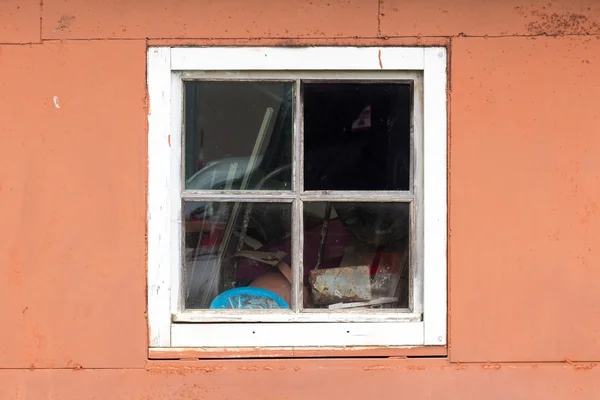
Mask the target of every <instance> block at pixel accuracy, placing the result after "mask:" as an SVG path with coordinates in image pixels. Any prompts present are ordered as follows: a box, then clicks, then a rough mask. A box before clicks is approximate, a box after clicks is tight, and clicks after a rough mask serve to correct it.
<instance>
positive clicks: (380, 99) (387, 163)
mask: <svg viewBox="0 0 600 400" xmlns="http://www.w3.org/2000/svg"><path fill="white" fill-rule="evenodd" d="M303 93H304V163H305V164H304V188H305V189H306V190H409V184H410V131H411V109H412V88H411V85H410V84H400V83H306V84H304V85H303Z"/></svg>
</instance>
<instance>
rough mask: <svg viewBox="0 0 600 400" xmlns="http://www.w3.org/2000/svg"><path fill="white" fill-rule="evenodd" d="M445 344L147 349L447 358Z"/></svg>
mask: <svg viewBox="0 0 600 400" xmlns="http://www.w3.org/2000/svg"><path fill="white" fill-rule="evenodd" d="M447 355H448V348H447V347H446V346H415V347H341V348H331V347H312V348H295V347H273V348H206V347H204V348H185V347H180V348H168V347H154V348H150V349H149V350H148V359H150V360H191V359H236V358H325V357H348V358H351V357H446V356H447Z"/></svg>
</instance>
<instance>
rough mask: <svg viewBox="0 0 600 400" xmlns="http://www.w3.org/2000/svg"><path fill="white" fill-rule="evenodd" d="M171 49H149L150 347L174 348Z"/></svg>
mask: <svg viewBox="0 0 600 400" xmlns="http://www.w3.org/2000/svg"><path fill="white" fill-rule="evenodd" d="M170 64H171V60H170V50H169V49H167V48H150V49H148V97H149V99H148V105H149V112H148V160H149V162H148V325H149V330H150V332H149V333H150V347H164V346H167V347H168V346H170V345H171V326H170V324H171V312H170V306H169V305H170V298H171V296H170V288H171V276H170V274H171V266H172V262H173V261H172V255H171V231H170V226H169V213H170V210H171V208H172V207H171V205H170V204H171V203H170V201H171V200H170V191H169V190H170V187H171V186H170V183H171V174H170V171H169V169H168V168H167V166H168V165H170V163H171V156H172V154H171V152H170V151H169V143H168V141H169V134H170V129H171V127H170V114H171V69H170Z"/></svg>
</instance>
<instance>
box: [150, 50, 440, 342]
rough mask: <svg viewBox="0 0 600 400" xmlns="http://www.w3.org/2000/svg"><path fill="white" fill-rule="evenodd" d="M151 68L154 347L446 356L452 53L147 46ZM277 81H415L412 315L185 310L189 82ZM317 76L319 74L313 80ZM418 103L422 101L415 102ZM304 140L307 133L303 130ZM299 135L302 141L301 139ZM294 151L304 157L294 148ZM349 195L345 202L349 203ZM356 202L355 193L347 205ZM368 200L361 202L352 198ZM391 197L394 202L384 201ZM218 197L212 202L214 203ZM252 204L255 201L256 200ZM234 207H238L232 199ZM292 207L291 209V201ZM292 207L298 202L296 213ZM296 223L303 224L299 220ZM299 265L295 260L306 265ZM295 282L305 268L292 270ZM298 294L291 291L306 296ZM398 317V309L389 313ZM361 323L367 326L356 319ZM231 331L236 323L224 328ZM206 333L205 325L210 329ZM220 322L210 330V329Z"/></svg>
mask: <svg viewBox="0 0 600 400" xmlns="http://www.w3.org/2000/svg"><path fill="white" fill-rule="evenodd" d="M147 61H148V65H147V67H148V70H147V78H148V96H149V116H148V124H149V130H148V164H149V165H148V326H149V336H150V343H149V346H150V348H197V349H210V348H234V347H235V348H281V347H292V348H315V347H321V348H322V347H328V348H337V347H365V346H386V347H404V346H406V347H413V346H429V345H435V346H440V345H446V341H447V340H446V338H447V334H446V328H447V108H446V103H447V93H446V82H447V56H446V49H445V48H443V47H426V48H420V47H397V48H393V47H381V48H377V47H362V48H356V47H310V48H248V47H246V48H234V47H230V48H214V47H213V48H201V47H195V48H184V47H173V48H171V47H150V48H149V49H148V53H147ZM253 74H254V76H259V77H260V76H269V75H270V76H280V77H285V78H286V79H287V78H290V79H301V78H302V77H306V76H319V77H326V78H330V79H363V78H365V77H366V78H367V79H369V78H371V79H375V78H378V79H380V80H381V79H386V78H392V79H403V78H406V79H411V80H413V81H414V82H415V86H414V87H415V92H416V93H419V94H418V96H420V97H419V98H420V99H421V100H422V101H420V102H417V103H419V104H416V106H415V107H416V108H415V111H414V130H415V135H421V137H422V139H421V146H422V156H421V161H420V162H421V163H422V169H421V173H422V177H420V179H422V189H421V190H422V194H421V196H422V200H421V202H422V210H421V213H420V216H421V218H422V221H421V225H420V226H422V228H421V232H420V234H421V241H420V246H419V249H417V252H420V253H421V254H420V260H421V262H422V267H421V268H420V270H419V272H418V273H417V274H416V275H415V276H414V277H413V280H412V285H413V288H412V289H413V290H414V292H415V293H417V295H416V299H414V302H413V309H411V310H409V312H399V311H398V310H396V312H390V313H369V312H365V313H362V314H361V313H358V314H356V313H355V314H352V315H354V316H353V317H349V316H348V315H350V314H347V313H332V312H327V313H299V312H294V311H292V310H286V312H281V311H280V312H277V313H252V312H250V313H244V314H241V313H238V314H236V315H232V316H230V317H228V316H226V315H225V316H223V314H222V313H221V314H215V313H214V312H213V311H204V310H198V311H192V312H189V311H185V310H183V307H182V301H181V296H180V295H179V293H180V280H181V279H180V276H181V265H182V262H181V259H180V257H181V255H180V252H181V250H180V244H179V243H181V235H182V232H181V229H182V223H181V162H182V154H181V149H182V145H181V143H182V126H183V121H182V115H183V91H182V80H183V79H184V78H186V77H188V78H189V77H195V78H198V77H202V76H211V77H217V78H218V77H219V76H222V77H229V78H231V77H232V76H233V77H235V76H239V77H244V76H249V75H253ZM311 74H312V75H311ZM416 96H417V95H416ZM295 131H296V132H298V126H296V127H295ZM295 134H296V133H295ZM296 150H297V149H296ZM341 195H342V196H344V195H345V193H343V192H341ZM348 195H349V196H352V195H353V194H352V193H349V194H348ZM354 195H359V194H356V193H355V194H354ZM382 196H384V197H385V196H394V193H393V192H384V193H383V194H382ZM209 197H210V196H209ZM250 197H252V196H250ZM232 200H234V199H232ZM290 202H291V200H290ZM294 204H295V203H294ZM295 215H296V216H298V215H299V214H298V212H297V210H295ZM300 258H301V257H299V256H298V255H296V256H295V258H294V255H293V257H292V259H293V260H294V259H295V260H296V262H298V261H299V260H300ZM292 268H294V273H295V275H296V276H298V275H300V272H298V271H300V268H299V267H298V266H294V265H293V266H292ZM298 292H299V289H298V288H294V296H297V293H298ZM392 311H393V310H392ZM356 315H359V317H356ZM224 321H227V322H228V323H219V322H224ZM203 322H204V323H203ZM206 322H211V323H206Z"/></svg>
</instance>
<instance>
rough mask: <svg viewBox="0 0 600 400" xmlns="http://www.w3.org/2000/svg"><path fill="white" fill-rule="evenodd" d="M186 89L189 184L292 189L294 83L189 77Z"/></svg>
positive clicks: (204, 187)
mask: <svg viewBox="0 0 600 400" xmlns="http://www.w3.org/2000/svg"><path fill="white" fill-rule="evenodd" d="M184 92H185V115H184V122H185V152H184V153H185V154H184V158H185V188H186V189H190V190H209V189H213V190H222V189H246V190H258V189H271V190H290V189H291V162H292V153H291V149H292V129H293V84H292V83H283V82H272V83H266V82H198V81H188V82H185V86H184ZM242 186H243V187H242Z"/></svg>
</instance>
